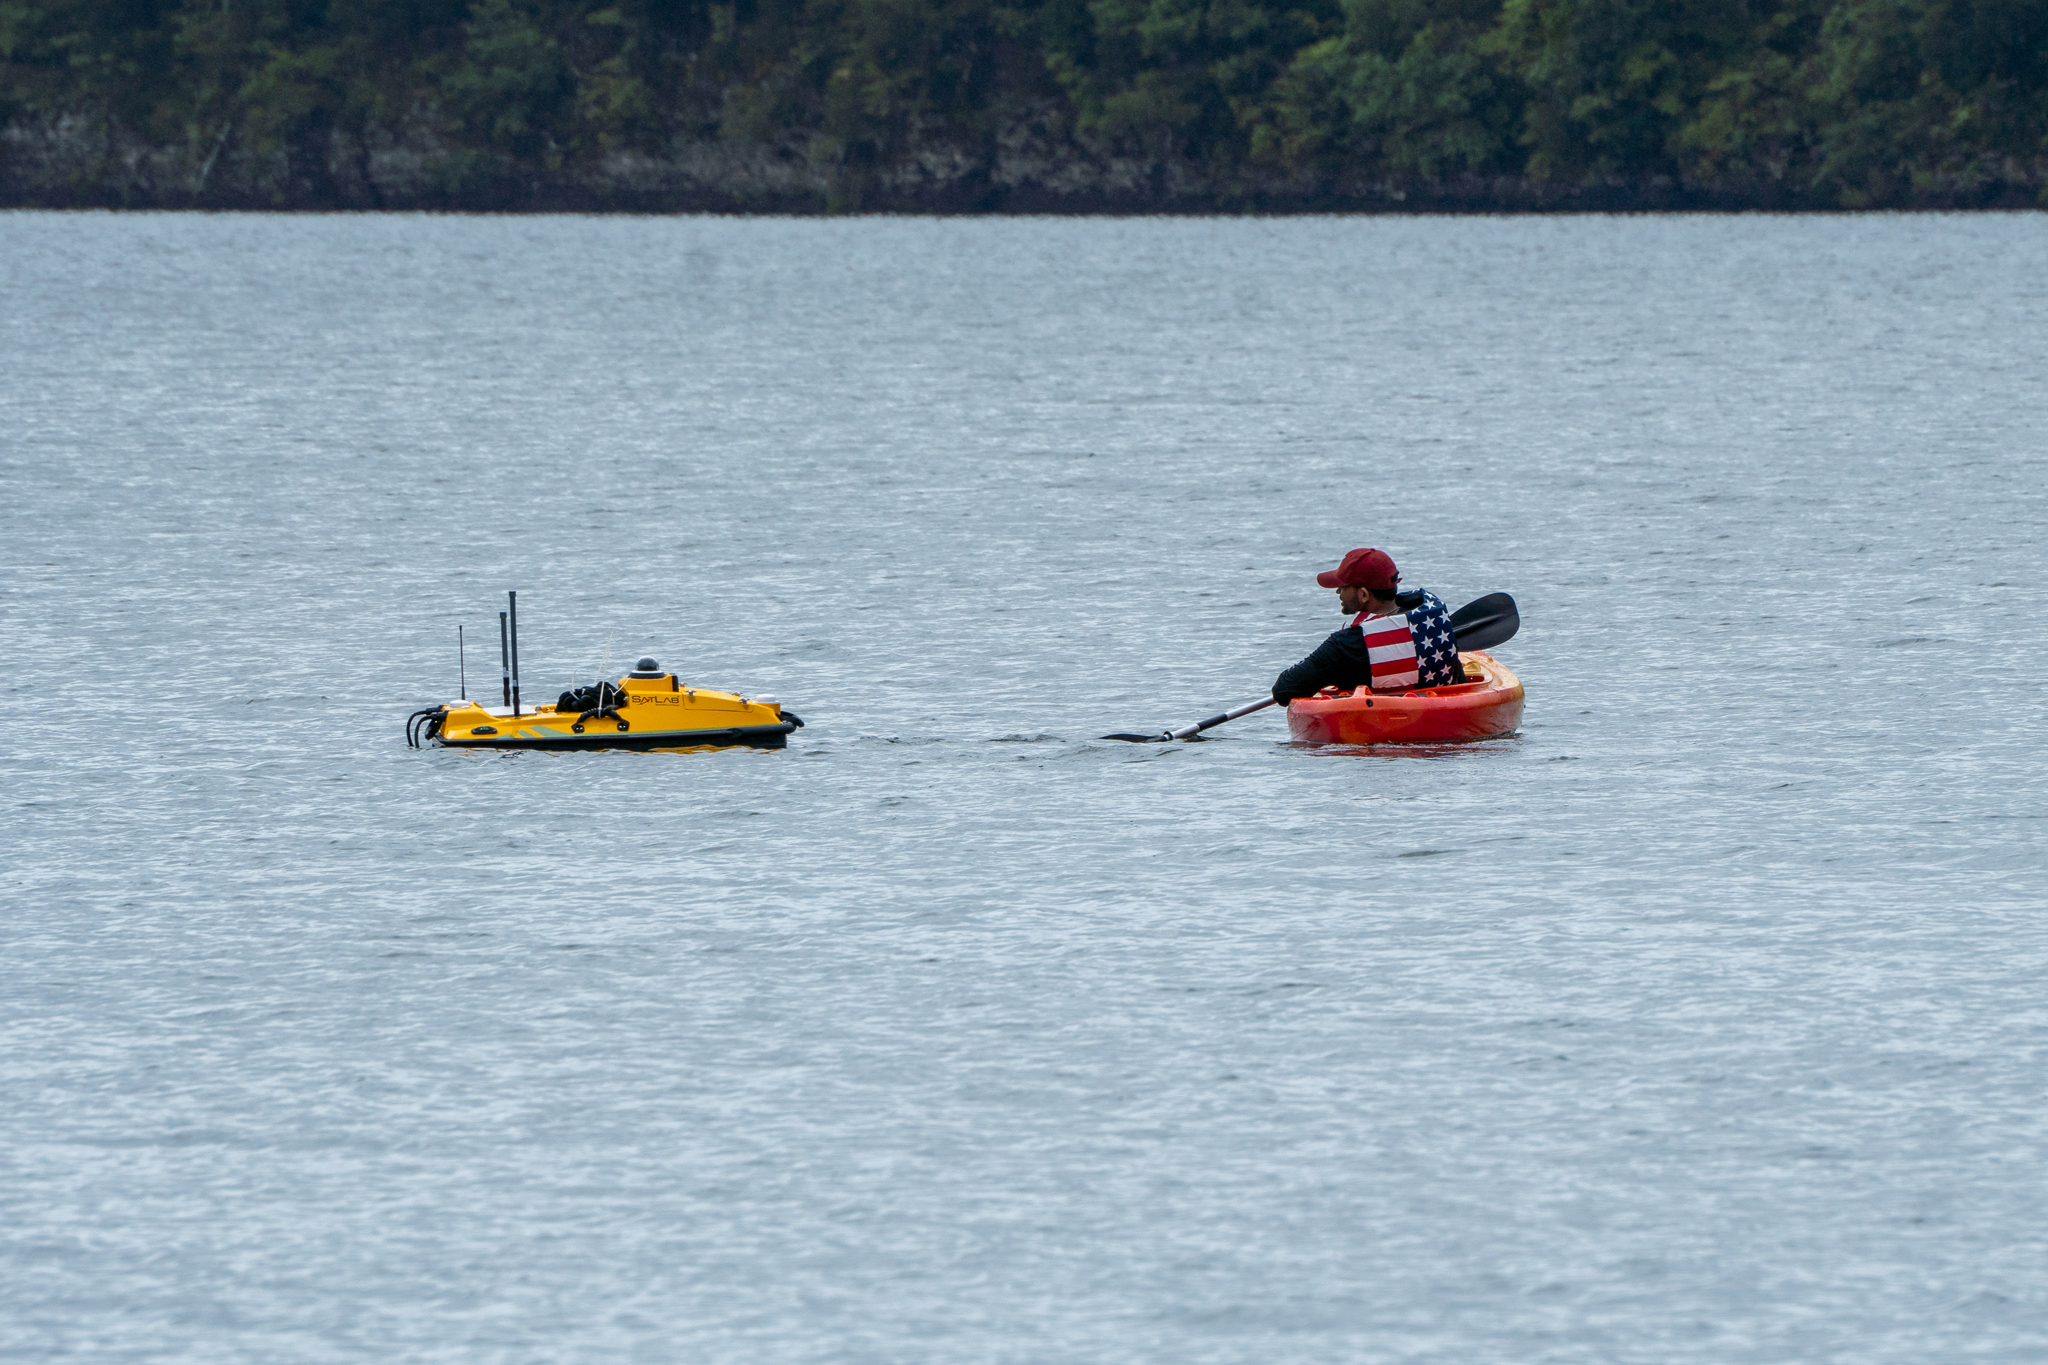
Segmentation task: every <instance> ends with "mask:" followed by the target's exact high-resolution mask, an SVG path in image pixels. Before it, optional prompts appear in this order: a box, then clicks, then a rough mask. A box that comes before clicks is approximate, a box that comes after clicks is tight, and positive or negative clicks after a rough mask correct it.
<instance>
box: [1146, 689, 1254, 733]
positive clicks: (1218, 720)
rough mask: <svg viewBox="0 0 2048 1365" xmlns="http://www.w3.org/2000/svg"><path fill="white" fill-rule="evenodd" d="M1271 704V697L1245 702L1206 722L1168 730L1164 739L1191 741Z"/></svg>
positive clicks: (1199, 721) (1202, 721)
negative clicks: (1205, 731) (1208, 730)
mask: <svg viewBox="0 0 2048 1365" xmlns="http://www.w3.org/2000/svg"><path fill="white" fill-rule="evenodd" d="M1272 704H1273V699H1272V698H1271V697H1267V698H1264V699H1263V700H1261V701H1254V702H1247V703H1246V704H1245V705H1243V706H1240V707H1238V708H1237V709H1236V710H1235V711H1225V712H1223V713H1222V714H1220V715H1215V716H1211V717H1209V719H1207V720H1198V721H1196V722H1195V723H1194V724H1193V725H1189V726H1186V727H1184V728H1182V729H1179V730H1169V731H1167V732H1166V738H1168V739H1192V738H1193V737H1194V736H1196V735H1199V734H1201V733H1202V731H1204V730H1207V729H1211V728H1213V727H1215V726H1218V725H1221V724H1222V723H1223V722H1224V721H1226V720H1236V719H1237V718H1238V717H1239V716H1248V715H1250V714H1251V713H1252V712H1254V711H1263V710H1265V709H1266V708H1267V707H1269V706H1271V705H1272Z"/></svg>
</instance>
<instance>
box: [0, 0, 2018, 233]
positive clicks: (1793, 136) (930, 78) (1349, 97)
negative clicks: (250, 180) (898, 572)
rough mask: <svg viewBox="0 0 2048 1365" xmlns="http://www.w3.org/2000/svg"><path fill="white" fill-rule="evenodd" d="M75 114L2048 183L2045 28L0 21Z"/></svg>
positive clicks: (640, 7) (1140, 2)
mask: <svg viewBox="0 0 2048 1365" xmlns="http://www.w3.org/2000/svg"><path fill="white" fill-rule="evenodd" d="M66 119H69V120H71V121H73V122H74V123H76V122H77V121H79V120H85V121H88V122H90V123H92V124H94V125H95V126H100V127H118V128H120V129H124V130H127V132H128V134H129V135H131V136H133V137H135V138H139V139H142V140H143V141H145V142H146V143H148V144H149V145H151V146H155V147H159V148H161V147H176V148H179V149H181V155H183V156H185V157H186V158H188V160H189V162H190V164H191V165H192V166H193V167H194V168H195V170H194V176H195V179H194V183H195V184H202V185H203V183H204V182H205V179H206V175H207V172H208V170H209V169H210V167H211V165H212V162H213V159H214V158H215V157H218V156H219V155H221V153H222V151H223V149H224V148H227V149H233V152H234V153H235V154H240V155H243V156H250V155H282V156H287V157H289V156H313V155H315V154H316V152H317V153H318V154H321V155H324V154H326V153H324V152H318V149H321V148H327V147H331V146H332V145H335V137H336V134H344V135H347V136H351V137H353V138H354V139H355V140H356V144H357V145H365V146H367V145H369V140H370V139H371V138H372V135H373V134H375V133H376V131H377V130H379V129H383V130H393V129H398V130H403V129H408V128H411V129H425V130H427V131H428V132H429V133H430V135H431V142H432V146H433V148H434V149H435V151H434V157H435V161H434V174H435V175H436V176H438V177H440V180H441V183H443V184H444V185H446V186H447V187H449V189H450V191H451V192H459V191H460V189H461V187H462V186H463V185H464V184H466V183H471V182H476V183H482V182H483V181H487V180H488V179H489V178H490V177H492V176H499V175H502V174H504V173H505V171H506V168H508V167H512V168H521V169H522V170H523V171H524V172H526V173H529V174H532V175H541V176H545V175H548V174H559V173H563V172H565V170H566V171H569V172H573V171H574V169H575V168H576V167H578V166H580V165H589V164H594V163H596V162H598V161H601V160H602V159H603V158H604V157H606V156H607V155H608V154H612V153H620V152H637V153H641V154H643V155H645V156H647V157H652V158H660V157H662V156H666V155H671V154H672V153H673V149H674V148H676V147H677V146H678V145H681V144H683V143H687V142H691V141H698V142H704V141H710V142H715V143H720V144H723V145H728V146H729V145H731V144H733V143H741V144H753V145H758V146H759V147H762V148H764V149H773V150H774V151H775V153H776V154H777V155H781V156H784V157H795V158H800V159H803V160H805V161H806V162H807V163H808V164H811V165H814V166H829V167H831V168H833V170H834V174H835V175H838V176H839V177H840V182H836V183H845V184H848V185H853V186H855V187H856V191H857V187H858V184H859V182H860V180H861V178H862V176H863V175H865V174H872V169H873V168H879V167H886V166H889V165H891V164H897V163H900V162H902V161H903V160H904V159H905V158H908V157H912V156H915V155H917V154H918V153H919V152H920V150H921V149H928V148H931V147H955V148H968V149H974V148H977V147H986V146H989V145H992V144H993V142H994V141H995V140H997V139H999V138H1001V137H1002V136H1003V135H1004V130H1005V128H1008V127H1013V126H1019V121H1020V120H1024V121H1029V120H1033V119H1035V120H1037V121H1038V123H1037V125H1036V126H1044V127H1051V128H1053V129H1055V130H1056V134H1057V137H1058V138H1060V139H1064V140H1065V141H1064V142H1062V143H1061V145H1063V146H1067V147H1088V148H1093V149H1096V151H1097V152H1098V153H1099V154H1100V155H1102V156H1124V157H1127V158H1137V159H1140V160H1149V161H1150V162H1153V163H1156V164H1161V165H1176V166H1184V167H1189V168H1192V170H1191V172H1190V173H1191V174H1193V175H1195V176H1196V177H1198V179H1199V183H1200V184H1202V185H1204V186H1208V187H1211V189H1212V190H1214V191H1216V193H1218V194H1220V196H1221V200H1220V201H1221V202H1229V201H1230V197H1231V195H1232V194H1233V193H1235V194H1239V195H1241V196H1242V197H1243V202H1248V203H1249V202H1261V201H1260V199H1259V195H1260V194H1269V195H1270V193H1271V191H1272V190H1273V187H1275V186H1283V187H1284V186H1292V187H1294V189H1293V190H1292V191H1290V193H1293V194H1294V196H1295V198H1296V199H1297V200H1298V201H1300V202H1308V203H1313V202H1317V197H1318V196H1319V195H1320V196H1322V197H1323V198H1324V199H1328V198H1329V197H1330V196H1331V195H1338V196H1340V197H1341V195H1342V194H1343V193H1345V192H1347V187H1350V188H1351V189H1356V188H1357V187H1360V186H1375V187H1379V188H1380V189H1381V190H1383V191H1384V190H1387V189H1389V188H1391V189H1394V190H1399V189H1402V188H1404V187H1405V188H1414V189H1416V190H1418V191H1427V190H1428V188H1429V187H1432V186H1436V187H1442V186H1445V185H1451V184H1460V183H1462V184H1468V185H1480V186H1483V185H1487V184H1502V183H1509V182H1514V183H1520V184H1525V185H1526V184H1539V185H1557V186H1586V185H1628V186H1645V185H1671V186H1678V187H1695V188H1704V189H1706V190H1710V191H1711V190H1717V189H1718V190H1721V191H1725V192H1727V193H1728V194H1731V195H1734V196H1737V197H1740V196H1744V195H1747V196H1750V197H1751V198H1752V199H1754V200H1755V201H1756V202H1788V203H1790V202H1802V203H1815V204H1840V205H1848V206H1858V205H1882V204H1896V203H1910V202H1916V201H1927V200H1929V199H1930V197H1932V196H1937V195H1941V196H1947V200H1946V201H1947V202H1956V201H1957V200H1958V198H1959V197H1960V198H1962V199H1964V200H1967V198H1968V197H1969V196H1970V195H1973V194H1975V195H1979V196H1980V197H1986V198H1989V197H1999V196H2003V200H2004V201H2005V202H2012V199H2013V194H2014V192H2015V187H2020V188H2022V189H2023V190H2024V193H2025V194H2026V195H2027V196H2028V197H2029V198H2031V197H2032V195H2033V194H2034V192H2035V188H2036V187H2038V186H2040V185H2041V184H2042V167H2043V165H2044V164H2048V0H1428V3H1425V0H732V2H731V3H716V0H0V124H7V125H11V126H14V127H17V128H19V127H25V126H30V125H34V124H37V123H38V121H40V126H53V124H54V123H55V122H57V121H61V120H66ZM309 149H310V150H309ZM1261 187H1263V188H1261ZM1482 197H1483V196H1482ZM1774 197H1775V198H1774ZM844 202H846V203H854V202H858V195H857V192H856V193H854V194H852V195H851V197H848V198H847V199H845V201H844Z"/></svg>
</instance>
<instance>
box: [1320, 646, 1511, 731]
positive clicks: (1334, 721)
mask: <svg viewBox="0 0 2048 1365" xmlns="http://www.w3.org/2000/svg"><path fill="white" fill-rule="evenodd" d="M1458 657H1459V659H1460V661H1462V662H1463V663H1464V665H1465V676H1466V677H1468V678H1471V679H1473V680H1474V681H1471V682H1466V683H1461V684H1458V685H1457V686H1455V687H1418V688H1408V689H1405V690H1403V691H1399V692H1373V691H1371V690H1369V689H1367V688H1360V689H1358V691H1357V692H1355V693H1345V694H1339V695H1336V696H1315V697H1297V698H1296V699H1295V700H1294V701H1293V702H1292V703H1290V704H1289V705H1288V708H1287V730H1288V733H1289V734H1290V735H1292V736H1293V738H1294V739H1295V740H1296V741H1297V742H1300V743H1303V744H1454V743H1459V742H1462V741H1466V740H1474V739H1498V738H1499V737H1500V736H1502V735H1508V734H1513V733H1514V731H1515V727H1516V726H1518V725H1520V724H1521V723H1522V680H1521V679H1520V678H1517V677H1516V676H1515V675H1514V674H1513V673H1511V672H1510V671H1508V669H1507V667H1506V666H1505V665H1503V664H1501V663H1500V662H1499V661H1498V660H1496V659H1494V658H1493V657H1492V656H1491V655H1489V654H1485V653H1481V652H1479V651H1476V650H1475V651H1473V652H1471V653H1467V654H1461V655H1459V656H1458Z"/></svg>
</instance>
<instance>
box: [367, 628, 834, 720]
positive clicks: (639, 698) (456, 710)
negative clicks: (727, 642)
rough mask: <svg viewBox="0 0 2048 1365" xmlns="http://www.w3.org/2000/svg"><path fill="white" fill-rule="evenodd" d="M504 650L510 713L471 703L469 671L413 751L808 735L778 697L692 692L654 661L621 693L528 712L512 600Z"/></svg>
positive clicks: (565, 698) (589, 693)
mask: <svg viewBox="0 0 2048 1365" xmlns="http://www.w3.org/2000/svg"><path fill="white" fill-rule="evenodd" d="M508 618H509V619H508ZM498 641H499V648H500V650H501V652H502V654H503V659H504V692H505V696H504V705H502V706H485V705H484V704H483V703H481V702H477V701H471V700H469V697H468V692H469V685H468V668H467V665H466V663H465V666H464V668H463V686H462V691H463V697H462V699H461V700H459V701H451V702H445V703H443V704H442V705H440V706H430V707H428V708H426V709H425V710H423V711H415V712H413V713H412V715H411V716H410V717H408V718H407V720H406V724H405V739H406V742H407V743H408V744H410V745H412V746H413V747H414V748H416V749H417V748H420V747H422V746H424V745H428V744H439V745H441V746H442V747H444V748H449V749H558V750H570V749H705V748H727V747H733V746H738V745H745V746H748V747H750V748H755V749H780V748H782V747H783V746H784V745H785V744H787V743H788V742H789V735H790V733H791V732H792V731H794V730H796V729H798V728H800V727H801V726H802V725H803V719H802V718H801V717H799V716H797V715H795V714H793V713H790V712H786V711H784V710H783V709H782V703H781V702H779V701H778V700H776V699H775V698H774V697H743V696H741V695H739V694H738V693H736V692H720V691H716V690H714V689H712V688H708V687H690V686H687V685H685V684H684V683H683V682H682V680H681V679H679V678H678V677H676V675H675V674H673V673H669V672H665V671H664V670H663V669H662V667H661V665H660V664H658V663H656V662H655V661H654V660H653V659H651V658H650V659H642V660H640V662H639V663H638V664H636V665H635V666H634V668H633V671H632V672H631V673H628V674H627V675H626V676H625V677H623V678H620V679H619V680H618V681H617V682H616V683H611V682H600V683H598V684H596V685H595V686H592V687H584V688H578V689H576V690H575V691H571V692H564V693H563V694H562V695H561V696H560V697H559V698H557V699H556V702H555V704H554V705H553V706H524V705H522V704H521V701H520V696H519V596H518V594H517V593H513V594H511V606H510V610H509V611H505V612H499V613H498Z"/></svg>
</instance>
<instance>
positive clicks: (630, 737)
mask: <svg viewBox="0 0 2048 1365" xmlns="http://www.w3.org/2000/svg"><path fill="white" fill-rule="evenodd" d="M592 729H596V730H609V731H611V733H609V734H606V733H596V734H593V733H588V731H589V730H592ZM795 729H796V726H794V725H792V724H791V723H789V722H788V721H783V722H782V723H781V724H778V725H737V726H728V727H726V728H724V729H720V730H663V731H657V732H654V733H651V734H644V733H641V732H639V731H630V732H628V733H625V734H621V733H619V732H618V731H617V730H614V729H612V727H611V726H609V725H604V724H602V723H600V724H599V725H597V726H591V727H586V733H584V734H580V735H576V734H568V735H563V734H558V733H542V734H540V735H538V737H533V738H488V739H475V738H466V739H450V738H448V737H447V736H446V735H440V736H437V737H436V738H437V741H438V742H439V744H440V745H441V747H442V748H444V749H547V750H551V751H554V752H558V753H576V752H581V751H584V750H589V749H638V750H641V751H643V752H644V751H647V750H651V749H733V748H742V747H744V748H749V749H781V748H784V747H786V746H787V745H788V743H789V736H790V732H792V731H793V730H795Z"/></svg>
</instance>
